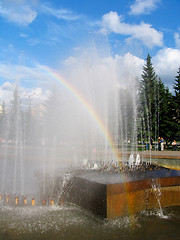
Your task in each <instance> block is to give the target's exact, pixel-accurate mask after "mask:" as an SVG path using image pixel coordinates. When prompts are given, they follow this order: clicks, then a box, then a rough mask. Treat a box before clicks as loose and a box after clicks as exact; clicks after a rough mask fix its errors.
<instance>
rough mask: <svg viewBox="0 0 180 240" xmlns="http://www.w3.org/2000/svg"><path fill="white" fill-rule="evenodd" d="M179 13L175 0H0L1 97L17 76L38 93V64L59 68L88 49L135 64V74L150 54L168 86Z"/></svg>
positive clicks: (179, 40) (178, 48) (178, 62)
mask: <svg viewBox="0 0 180 240" xmlns="http://www.w3.org/2000/svg"><path fill="white" fill-rule="evenodd" d="M179 12H180V1H179V0H171V1H169V0H103V1H101V0H99V1H97V0H91V1H84V0H76V1H73V0H51V1H50V0H49V1H48V0H47V1H44V0H0V101H2V99H3V98H5V99H7V98H8V94H7V93H8V90H7V89H8V87H10V85H11V84H12V83H13V82H15V81H17V80H18V81H20V82H21V84H22V86H23V87H24V91H25V88H28V89H31V88H34V89H35V88H37V89H38V91H39V92H41V87H40V85H37V82H41V83H42V82H43V79H45V76H44V73H41V70H40V69H41V68H40V66H41V65H45V66H48V67H50V68H53V69H57V70H58V71H63V69H64V65H66V68H67V62H68V64H69V63H70V62H71V64H72V62H73V61H70V60H72V59H73V60H76V62H77V61H80V60H79V58H80V56H82V55H83V56H84V52H86V53H87V55H86V56H88V57H90V56H89V55H91V54H92V49H96V54H95V55H96V56H97V55H98V57H99V58H102V59H105V58H109V59H111V60H112V64H114V62H115V59H120V60H119V61H120V62H119V63H118V64H121V65H123V66H128V67H129V66H131V65H133V66H135V65H136V66H137V68H136V70H135V73H136V74H137V75H138V76H140V74H141V71H142V65H143V63H144V59H145V58H146V56H147V54H148V53H149V54H150V55H151V57H152V62H153V65H154V67H155V70H156V73H157V74H158V75H159V76H160V77H161V79H162V81H163V82H164V83H165V84H166V85H167V86H168V87H170V88H171V87H172V84H173V81H174V77H175V75H176V73H177V71H178V68H179V66H180V18H179ZM93 51H95V50H93ZM95 55H94V56H95ZM94 56H93V58H94ZM90 58H91V57H90ZM110 64H111V63H110ZM116 64H117V61H116ZM47 88H48V87H47ZM28 91H30V90H28ZM0 103H1V102H0Z"/></svg>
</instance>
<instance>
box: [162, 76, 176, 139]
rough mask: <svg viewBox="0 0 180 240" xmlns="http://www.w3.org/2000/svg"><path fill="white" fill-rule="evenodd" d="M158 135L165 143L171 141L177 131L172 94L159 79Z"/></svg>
mask: <svg viewBox="0 0 180 240" xmlns="http://www.w3.org/2000/svg"><path fill="white" fill-rule="evenodd" d="M158 112H159V117H158V122H159V124H158V125H159V136H162V137H163V138H164V139H165V140H166V143H168V141H172V140H173V138H174V136H175V135H176V132H177V124H176V121H175V115H176V110H175V103H174V101H173V95H172V94H171V93H170V91H169V89H168V88H165V86H164V84H163V82H162V81H161V80H160V79H159V110H158Z"/></svg>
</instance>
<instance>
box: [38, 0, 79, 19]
mask: <svg viewBox="0 0 180 240" xmlns="http://www.w3.org/2000/svg"><path fill="white" fill-rule="evenodd" d="M41 11H42V12H43V13H45V14H48V15H51V16H54V17H56V18H58V19H64V20H68V21H73V20H77V19H79V18H80V16H79V15H76V14H74V13H73V12H72V11H71V10H69V9H65V8H61V9H55V8H52V7H50V6H48V5H45V4H43V5H42V6H41Z"/></svg>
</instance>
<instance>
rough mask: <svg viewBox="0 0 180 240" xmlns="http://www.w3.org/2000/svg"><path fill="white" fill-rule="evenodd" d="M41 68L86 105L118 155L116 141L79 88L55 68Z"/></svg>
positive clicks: (114, 152)
mask: <svg viewBox="0 0 180 240" xmlns="http://www.w3.org/2000/svg"><path fill="white" fill-rule="evenodd" d="M41 69H42V70H43V71H44V72H45V73H47V74H48V76H49V77H51V78H52V79H55V80H56V81H58V82H59V83H60V84H61V85H62V86H63V87H64V88H65V89H66V90H67V91H69V92H70V93H71V94H72V95H73V96H74V97H75V98H76V99H78V100H79V102H80V103H81V104H82V105H83V106H84V107H85V109H86V110H87V112H88V113H89V115H90V116H91V117H92V118H93V119H94V120H95V122H96V123H97V125H98V127H99V128H100V130H101V132H102V133H103V135H104V136H105V138H106V139H107V141H108V143H109V145H110V146H111V148H112V150H113V154H114V156H115V157H117V153H116V151H115V149H114V142H113V140H112V137H111V135H110V133H109V132H108V130H107V128H106V127H105V124H104V123H103V121H102V120H101V118H100V117H99V115H98V113H97V112H96V111H95V110H94V108H93V107H92V106H91V105H90V103H89V102H87V100H86V99H85V98H84V97H83V96H82V95H81V94H80V93H79V92H78V90H77V89H76V88H75V87H74V86H73V85H72V84H70V83H69V82H68V81H66V80H65V79H64V77H62V76H61V75H59V74H58V73H57V72H56V71H54V70H53V69H51V68H49V67H47V66H41Z"/></svg>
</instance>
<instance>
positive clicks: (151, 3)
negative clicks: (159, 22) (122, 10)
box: [129, 0, 161, 15]
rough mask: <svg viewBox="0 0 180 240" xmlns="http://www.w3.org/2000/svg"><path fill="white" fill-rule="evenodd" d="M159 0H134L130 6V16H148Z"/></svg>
mask: <svg viewBox="0 0 180 240" xmlns="http://www.w3.org/2000/svg"><path fill="white" fill-rule="evenodd" d="M160 2H161V0H135V2H134V4H132V5H131V6H130V9H131V10H130V12H129V13H130V14H132V15H139V14H149V13H151V12H152V11H154V10H155V9H156V8H157V7H158V4H159V3H160Z"/></svg>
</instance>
